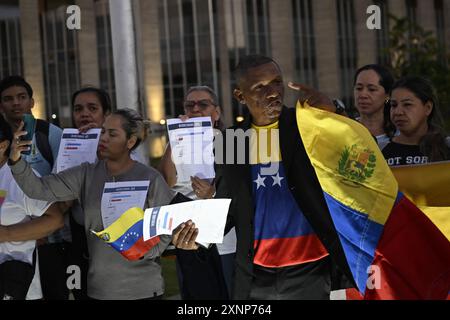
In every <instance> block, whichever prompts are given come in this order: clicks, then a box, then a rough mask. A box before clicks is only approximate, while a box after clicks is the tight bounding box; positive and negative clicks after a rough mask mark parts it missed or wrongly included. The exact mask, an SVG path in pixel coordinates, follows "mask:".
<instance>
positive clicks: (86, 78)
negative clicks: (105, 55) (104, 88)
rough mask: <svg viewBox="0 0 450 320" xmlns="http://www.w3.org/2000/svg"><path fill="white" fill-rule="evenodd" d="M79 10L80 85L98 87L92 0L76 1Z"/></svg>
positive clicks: (95, 30) (98, 76) (95, 29)
mask: <svg viewBox="0 0 450 320" xmlns="http://www.w3.org/2000/svg"><path fill="white" fill-rule="evenodd" d="M76 4H77V5H78V6H79V7H80V10H81V30H78V31H77V36H78V55H79V58H80V81H81V85H82V86H85V85H91V86H96V87H98V86H100V75H99V68H98V52H97V28H96V23H95V6H94V0H77V1H76Z"/></svg>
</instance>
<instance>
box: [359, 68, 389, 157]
mask: <svg viewBox="0 0 450 320" xmlns="http://www.w3.org/2000/svg"><path fill="white" fill-rule="evenodd" d="M393 83H394V78H393V76H392V74H391V72H390V71H389V70H388V69H387V68H385V67H383V66H381V65H378V64H368V65H365V66H363V67H361V68H359V69H358V70H357V71H356V73H355V78H354V81H353V88H354V89H353V95H354V99H355V100H354V101H355V107H356V109H357V110H358V113H359V117H358V118H357V120H358V121H359V122H360V123H361V124H363V125H364V126H365V127H366V128H367V129H368V130H369V131H370V133H371V134H372V135H373V136H374V137H376V139H377V142H378V145H379V147H380V149H383V147H384V146H385V145H386V144H387V143H388V142H389V139H390V138H392V137H393V136H394V133H395V127H394V125H393V124H392V122H391V120H390V115H389V92H390V90H391V87H392V85H393Z"/></svg>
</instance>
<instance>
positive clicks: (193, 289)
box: [158, 86, 236, 299]
mask: <svg viewBox="0 0 450 320" xmlns="http://www.w3.org/2000/svg"><path fill="white" fill-rule="evenodd" d="M183 106H184V112H185V114H184V115H182V116H180V118H181V119H188V118H196V117H211V121H212V123H213V127H214V129H218V130H222V129H223V128H222V127H223V125H222V122H221V121H220V115H221V109H220V106H219V103H218V97H217V95H216V93H215V92H214V91H213V90H212V89H211V88H210V87H208V86H194V87H190V88H189V90H188V91H187V93H186V95H185V98H184V103H183ZM171 153H172V152H171V148H170V145H168V146H167V149H166V152H165V153H164V156H163V158H162V159H161V162H160V165H159V168H158V169H159V171H160V172H161V174H162V175H163V177H164V178H165V179H166V182H167V184H168V185H169V186H170V187H171V188H173V190H174V191H176V192H180V193H182V194H183V195H185V196H186V197H189V198H191V199H193V200H196V199H211V198H212V197H213V196H214V194H215V191H216V190H215V187H214V183H212V182H211V181H208V180H203V179H200V178H198V177H191V182H190V183H183V182H180V181H177V172H176V168H175V165H174V163H173V161H172V158H171ZM212 251H213V253H211V254H210V260H209V261H210V262H211V263H212V264H213V265H215V267H214V268H213V269H208V268H206V269H205V268H203V267H202V266H198V267H196V268H195V270H194V269H189V270H188V271H187V270H186V265H189V264H190V263H185V265H183V266H180V264H178V263H177V272H178V279H179V286H180V288H181V290H180V291H181V296H182V298H183V299H222V298H225V297H226V296H230V294H231V290H230V289H231V282H232V274H233V267H234V256H235V252H236V233H235V230H234V229H232V230H230V231H229V232H228V233H227V234H226V235H225V237H224V242H223V243H222V244H219V245H217V251H215V249H213V250H212ZM217 253H218V255H217ZM180 255H184V256H185V253H184V252H178V254H177V256H178V257H179V256H180ZM219 255H220V259H219ZM180 259H182V258H180ZM177 261H178V260H177ZM209 271H210V272H209ZM197 276H200V277H202V278H203V279H205V281H202V283H197V282H196V280H195V279H196V278H197ZM223 281H225V283H223ZM220 287H222V288H220ZM223 287H226V289H225V290H222V289H223ZM226 291H228V293H227V292H226Z"/></svg>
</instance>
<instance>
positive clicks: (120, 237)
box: [93, 208, 159, 261]
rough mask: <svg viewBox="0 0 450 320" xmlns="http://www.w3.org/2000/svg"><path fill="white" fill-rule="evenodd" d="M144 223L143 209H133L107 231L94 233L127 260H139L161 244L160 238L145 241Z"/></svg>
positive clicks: (126, 212)
mask: <svg viewBox="0 0 450 320" xmlns="http://www.w3.org/2000/svg"><path fill="white" fill-rule="evenodd" d="M143 222H144V211H143V210H142V209H141V208H131V209H128V210H127V211H125V213H123V214H122V215H121V216H120V218H119V219H117V220H116V221H115V222H114V223H113V224H112V225H110V226H109V227H108V228H106V229H105V230H103V231H100V232H93V233H94V234H95V235H96V236H97V237H99V238H100V239H102V240H103V241H105V242H106V243H107V244H109V245H110V246H111V247H113V248H114V249H116V250H117V251H119V253H120V254H121V255H122V256H124V257H125V258H126V259H128V260H132V261H133V260H138V259H140V258H142V257H143V256H144V255H145V254H146V253H147V252H148V251H149V250H151V249H152V248H153V247H154V246H155V245H157V244H158V242H159V237H153V238H150V239H149V240H147V241H144V238H143V234H144V227H143Z"/></svg>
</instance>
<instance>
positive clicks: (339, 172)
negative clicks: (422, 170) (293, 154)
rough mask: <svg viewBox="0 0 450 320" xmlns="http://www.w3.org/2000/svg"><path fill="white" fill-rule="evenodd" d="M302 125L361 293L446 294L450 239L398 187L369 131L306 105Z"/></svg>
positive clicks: (449, 283)
mask: <svg viewBox="0 0 450 320" xmlns="http://www.w3.org/2000/svg"><path fill="white" fill-rule="evenodd" d="M297 124H298V129H299V132H300V135H301V138H302V140H303V143H304V145H305V149H306V152H307V153H308V156H309V158H310V161H311V163H312V165H313V167H314V169H315V172H316V175H317V177H318V179H319V182H320V184H321V186H322V189H323V192H324V197H325V200H326V202H327V205H328V207H329V211H330V214H331V217H332V220H333V223H334V226H335V229H336V231H337V233H338V235H339V239H340V241H341V244H342V248H343V250H344V253H345V256H346V259H347V262H348V265H349V267H350V270H351V272H352V275H353V278H354V280H355V283H356V284H357V286H358V290H359V291H360V293H361V294H362V295H365V298H367V299H426V298H442V299H444V298H446V296H447V293H448V291H449V289H450V280H449V279H450V278H449V277H450V243H449V241H448V239H447V238H446V237H445V236H444V234H443V233H442V232H441V229H440V228H438V227H436V225H435V224H434V223H433V222H432V221H431V220H430V219H429V218H428V217H427V216H426V215H425V214H424V213H423V212H422V211H421V210H420V209H419V208H417V207H416V205H414V204H413V203H412V202H411V201H410V200H409V199H408V198H407V197H405V196H404V195H403V194H402V193H401V192H399V187H398V183H397V181H396V178H395V177H394V175H393V173H392V171H391V170H390V168H389V167H388V165H387V163H386V161H385V160H384V157H383V155H382V153H381V151H380V150H379V148H378V146H377V144H376V142H375V140H374V138H373V137H372V136H371V135H370V133H369V132H368V131H367V129H366V128H365V127H363V126H362V125H360V124H359V123H357V122H356V121H353V120H351V119H348V118H345V117H342V116H339V115H336V114H333V113H330V112H326V111H323V110H319V109H316V108H311V107H309V106H307V105H306V106H305V107H302V106H301V105H300V104H298V105H297ZM447 189H448V188H447ZM419 244H420V246H419ZM427 261H429V262H430V263H432V264H433V265H432V266H431V265H429V264H428V263H426V262H427ZM369 273H370V274H371V277H370V279H369V281H368V275H369ZM367 284H368V285H367Z"/></svg>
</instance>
